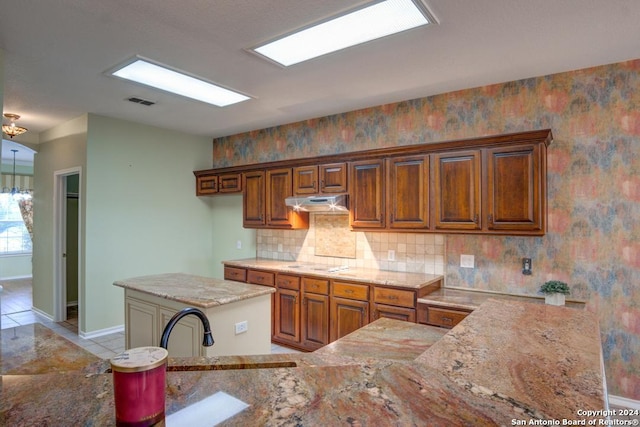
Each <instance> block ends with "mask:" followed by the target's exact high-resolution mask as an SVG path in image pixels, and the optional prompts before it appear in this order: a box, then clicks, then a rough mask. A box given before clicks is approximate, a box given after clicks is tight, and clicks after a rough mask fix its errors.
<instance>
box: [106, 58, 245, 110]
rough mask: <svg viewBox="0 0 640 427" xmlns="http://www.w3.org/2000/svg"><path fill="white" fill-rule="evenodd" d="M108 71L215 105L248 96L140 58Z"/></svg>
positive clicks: (219, 105) (220, 105)
mask: <svg viewBox="0 0 640 427" xmlns="http://www.w3.org/2000/svg"><path fill="white" fill-rule="evenodd" d="M109 74H111V75H113V76H116V77H119V78H122V79H126V80H130V81H133V82H136V83H140V84H143V85H145V86H151V87H153V88H156V89H161V90H164V91H166V92H171V93H175V94H177V95H181V96H186V97H187V98H192V99H196V100H198V101H202V102H206V103H208V104H213V105H216V106H218V107H225V106H227V105H231V104H235V103H237V102H242V101H246V100H247V99H250V97H248V96H246V95H243V94H241V93H238V92H234V91H232V90H229V89H226V88H224V87H222V86H218V85H216V84H213V83H210V82H208V81H206V80H204V79H201V78H197V77H193V76H190V75H188V74H187V73H184V72H182V71H177V70H173V69H171V68H169V67H167V66H165V65H160V64H157V63H154V62H152V61H150V60H148V59H144V58H140V57H136V58H135V59H134V60H133V61H128V62H127V63H125V64H124V65H122V66H119V67H117V68H115V69H114V70H112V71H110V72H109Z"/></svg>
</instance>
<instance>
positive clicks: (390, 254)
mask: <svg viewBox="0 0 640 427" xmlns="http://www.w3.org/2000/svg"><path fill="white" fill-rule="evenodd" d="M395 260H396V251H394V250H393V249H389V252H387V261H395Z"/></svg>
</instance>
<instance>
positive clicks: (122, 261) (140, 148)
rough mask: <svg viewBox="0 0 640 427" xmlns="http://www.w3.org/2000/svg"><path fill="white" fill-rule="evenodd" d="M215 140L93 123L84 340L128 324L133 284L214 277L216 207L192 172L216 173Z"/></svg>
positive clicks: (100, 120)
mask: <svg viewBox="0 0 640 427" xmlns="http://www.w3.org/2000/svg"><path fill="white" fill-rule="evenodd" d="M211 144H212V142H211V139H210V138H208V137H201V136H190V135H186V134H184V133H179V132H173V131H168V130H165V129H160V128H155V127H151V126H146V125H142V124H137V123H132V122H126V121H123V120H116V119H111V118H106V117H100V116H96V115H89V124H88V137H87V173H86V187H85V190H84V194H85V201H86V216H85V227H84V232H85V235H84V253H85V270H84V271H85V277H84V289H85V292H84V294H83V295H82V294H81V296H80V298H81V304H83V305H84V310H81V312H82V311H84V322H83V319H82V313H81V319H80V322H81V324H82V323H84V328H83V330H84V331H85V332H92V331H99V330H102V329H106V328H111V327H114V326H118V325H122V324H124V296H123V295H124V292H123V290H122V289H121V288H117V287H115V286H113V282H114V281H115V280H118V279H124V278H127V277H133V276H140V275H147V274H159V273H169V272H185V273H191V274H199V275H209V276H210V275H212V272H213V266H212V263H211V254H212V245H213V240H212V237H211V236H212V227H211V224H212V212H211V203H210V202H209V201H203V200H200V199H198V198H197V197H195V177H194V175H193V171H194V170H197V169H206V168H209V167H210V166H211Z"/></svg>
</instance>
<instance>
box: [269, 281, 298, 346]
mask: <svg viewBox="0 0 640 427" xmlns="http://www.w3.org/2000/svg"><path fill="white" fill-rule="evenodd" d="M299 299H300V291H296V290H293V289H277V290H276V297H275V307H274V318H273V319H274V331H273V338H274V339H275V340H278V341H284V342H286V343H289V344H294V345H296V344H299V343H300V305H299Z"/></svg>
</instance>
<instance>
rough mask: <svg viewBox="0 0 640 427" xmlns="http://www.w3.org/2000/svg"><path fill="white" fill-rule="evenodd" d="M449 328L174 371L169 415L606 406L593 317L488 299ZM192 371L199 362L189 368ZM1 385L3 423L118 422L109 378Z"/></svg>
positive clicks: (419, 419)
mask: <svg viewBox="0 0 640 427" xmlns="http://www.w3.org/2000/svg"><path fill="white" fill-rule="evenodd" d="M3 332H4V331H3ZM440 332H441V331H440V330H437V329H434V328H432V327H429V326H425V325H418V324H414V323H409V322H401V321H398V320H391V319H379V320H377V321H376V322H374V323H372V324H370V325H368V326H365V327H364V328H363V329H361V330H358V331H355V332H354V333H353V334H352V335H348V336H347V337H344V338H343V340H344V341H343V342H341V341H340V340H338V341H336V342H335V343H333V344H331V345H330V346H327V347H325V348H323V349H322V350H319V351H316V352H314V353H311V354H301V355H282V358H283V360H287V361H292V362H294V363H295V364H296V365H297V367H290V368H273V369H224V370H193V369H187V370H186V371H182V372H168V373H167V389H166V390H167V405H166V408H167V414H168V415H169V414H172V413H175V412H178V411H180V410H181V409H183V408H185V407H188V406H190V405H192V404H194V403H196V402H198V401H200V400H202V399H204V398H207V397H209V396H211V395H213V394H215V393H218V392H224V393H227V394H229V395H231V396H233V397H235V398H237V399H239V400H242V401H243V402H246V403H247V404H248V405H249V407H248V408H246V409H245V410H244V411H242V412H240V413H239V414H237V415H235V416H233V417H232V418H229V419H227V420H226V421H225V422H224V423H223V425H238V426H246V425H256V426H262V425H309V426H312V425H313V426H315V425H361V426H368V425H369V426H373V425H375V426H387V425H389V426H391V425H430V426H468V425H474V426H475V425H482V426H485V425H514V424H513V421H514V420H528V419H531V418H538V419H545V420H562V419H568V420H581V419H583V418H582V417H581V416H580V414H579V412H578V411H579V410H581V411H589V410H593V411H595V410H604V409H606V406H607V404H606V399H605V395H604V388H603V384H604V372H603V368H602V360H601V348H600V336H599V328H598V323H597V320H596V318H595V315H593V313H590V312H587V311H583V310H574V309H569V308H564V307H551V306H544V305H539V304H529V303H522V302H518V301H515V302H511V301H508V302H507V301H497V300H488V301H486V302H485V303H483V304H482V305H481V307H480V308H478V309H477V310H476V311H474V312H473V313H472V314H471V315H469V316H468V317H467V318H466V319H465V320H463V321H462V322H461V323H460V324H459V325H458V326H456V327H455V328H453V329H452V330H450V331H448V332H446V334H445V335H444V336H442V338H440V337H441V333H440ZM442 332H444V331H442ZM385 343H386V344H387V346H386V347H385ZM331 346H332V347H331ZM381 347H382V348H383V351H380V348H381ZM358 348H359V349H360V350H359V351H358V350H357V349H358ZM394 348H396V350H397V351H396V352H394V350H393V349H394ZM421 351H422V353H420V352H421ZM345 352H346V354H343V353H345ZM341 356H345V357H344V359H343V358H341ZM266 357H267V356H259V357H256V360H259V361H262V362H265V361H266V360H265V358H266ZM277 358H278V355H271V356H268V359H269V361H271V362H273V361H277ZM213 360H214V359H211V358H204V359H201V363H204V364H210V363H211V362H212V361H213ZM215 360H217V361H218V362H220V363H224V362H223V360H227V361H229V360H233V358H226V359H225V358H219V359H215ZM251 360H252V359H251V358H250V357H244V358H243V362H242V363H244V364H245V365H247V364H250V361H251ZM218 362H215V363H218ZM194 364H197V359H193V360H190V363H188V365H194ZM191 367H193V366H191ZM188 368H189V366H188ZM2 381H3V382H2V393H3V398H2V400H1V401H0V419H3V420H5V421H6V422H8V423H10V424H11V425H21V423H25V424H36V425H39V424H44V423H45V422H47V423H49V424H52V425H53V424H55V425H83V424H84V425H112V424H113V423H114V421H115V418H114V408H113V384H112V380H111V375H110V374H102V373H96V374H93V375H86V373H80V372H78V373H70V372H66V373H50V374H42V375H6V376H4V377H3V379H2ZM52 393H53V394H52ZM54 395H55V396H54ZM518 425H523V424H518Z"/></svg>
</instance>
